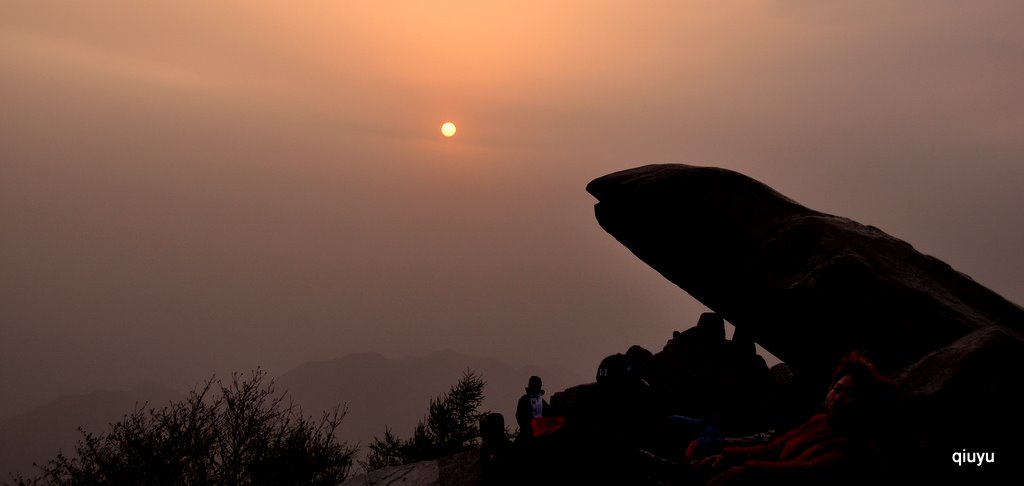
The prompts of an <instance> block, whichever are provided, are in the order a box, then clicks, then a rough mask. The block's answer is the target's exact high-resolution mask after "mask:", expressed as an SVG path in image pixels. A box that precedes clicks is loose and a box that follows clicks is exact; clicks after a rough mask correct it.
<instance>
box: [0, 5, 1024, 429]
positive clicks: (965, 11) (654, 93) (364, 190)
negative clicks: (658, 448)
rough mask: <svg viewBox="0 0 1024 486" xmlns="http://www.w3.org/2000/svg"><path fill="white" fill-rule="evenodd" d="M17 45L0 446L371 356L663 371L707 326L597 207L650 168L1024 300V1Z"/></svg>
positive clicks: (87, 20) (440, 9)
mask: <svg viewBox="0 0 1024 486" xmlns="http://www.w3.org/2000/svg"><path fill="white" fill-rule="evenodd" d="M0 12H2V15H0V65H2V66H3V73H4V75H3V77H2V78H0V105H2V107H3V116H2V117H0V228H2V236H0V268H2V272H0V325H2V334H3V339H0V388H2V389H4V390H8V391H9V393H5V396H8V395H11V396H12V398H10V399H9V400H7V403H5V404H4V405H3V406H2V408H0V414H7V413H12V412H14V411H16V410H19V409H22V408H24V407H27V406H30V405H31V404H34V403H38V402H40V401H42V400H45V399H47V398H49V397H52V396H55V395H57V394H63V393H71V392H80V391H85V390H89V389H92V388H96V387H126V386H130V385H132V384H134V383H137V382H140V381H144V380H147V379H154V380H162V381H164V382H167V383H171V384H175V385H184V384H190V383H192V382H194V381H197V380H199V379H201V378H203V377H205V376H208V375H209V374H210V373H213V372H225V371H231V370H236V369H249V368H252V367H254V366H256V365H263V366H266V367H269V368H270V369H271V371H275V372H276V371H284V370H285V369H287V368H288V367H291V366H294V365H295V364H298V363H300V362H303V361H308V360H312V359H326V358H331V357H336V356H341V355H343V354H346V353H349V352H353V351H363V350H369V351H379V352H383V353H390V354H410V353H411V354H415V353H426V352H429V351H432V350H435V349H441V348H453V349H458V350H463V351H470V352H472V353H474V354H484V355H491V356H495V357H498V358H501V359H507V360H510V361H512V362H516V363H530V362H539V363H554V364H562V365H565V366H569V367H571V368H573V369H577V370H581V371H583V372H586V373H587V374H589V373H590V370H591V369H592V368H594V367H596V363H597V361H598V360H599V359H600V358H601V357H603V356H604V355H607V354H610V353H612V352H616V351H622V350H624V349H625V348H626V347H628V346H629V345H630V344H634V343H637V344H642V345H645V346H647V347H649V348H651V349H652V350H657V349H660V347H661V345H662V343H663V342H664V340H665V339H666V338H667V337H669V336H670V335H671V331H672V330H673V329H680V328H684V327H687V326H688V325H690V324H691V323H692V322H693V321H694V319H695V317H696V314H697V313H698V312H700V311H701V309H702V308H701V306H700V305H699V304H698V303H696V302H695V301H693V300H692V299H691V298H690V297H689V296H687V295H686V294H685V293H683V292H682V291H680V290H679V289H677V288H675V287H673V286H672V285H671V284H669V283H668V282H667V281H665V280H664V279H663V278H661V277H660V276H659V275H658V274H657V273H656V272H654V271H653V270H651V269H649V268H648V267H646V266H645V265H644V264H643V263H641V262H640V261H639V260H637V259H636V258H635V257H633V256H632V255H631V254H629V252H628V251H627V250H625V249H624V248H623V247H621V245H619V244H618V243H617V242H615V241H614V240H613V239H612V238H611V237H610V236H609V235H607V234H605V233H604V232H603V231H602V230H601V229H600V228H599V227H598V226H597V224H596V222H595V220H594V218H593V213H592V204H593V200H592V199H591V198H590V197H589V195H587V194H586V193H585V192H584V190H583V187H584V186H585V184H586V183H587V182H589V181H590V180H591V179H593V178H595V177H597V176H600V175H603V174H605V173H608V172H611V171H613V170H618V169H623V168H627V167H631V166H635V165H640V164H645V163H656V162H685V163H692V164H698V165H716V166H722V167H727V168H731V169H735V170H739V171H741V172H744V173H746V174H748V175H750V176H752V177H755V178H758V179H760V180H762V181H763V182H765V183H767V184H769V185H772V186H773V187H775V188H776V189H778V190H779V191H781V192H783V193H784V194H786V195H788V196H790V197H792V198H794V199H796V200H797V201H799V202H801V203H804V204H806V205H808V206H810V207H812V208H815V209H818V210H822V211H826V212H831V213H835V214H840V215H843V216H848V217H851V218H854V219H857V220H859V221H861V222H864V223H867V224H873V225H875V226H878V227H880V228H882V229H883V230H885V231H888V232H890V233H891V234H893V235H895V236H897V237H900V238H904V239H906V240H907V241H909V242H911V243H912V244H914V245H915V246H916V247H917V248H918V249H920V250H922V251H924V252H926V253H930V254H933V255H935V256H937V257H939V258H941V259H944V260H945V261H947V262H948V263H950V264H951V265H953V266H954V268H957V269H959V270H960V271H962V272H965V273H967V274H969V275H971V276H972V277H974V278H975V279H976V280H978V281H979V282H981V283H982V284H985V285H987V286H989V287H991V288H992V289H994V290H995V291H997V292H999V293H1001V294H1003V295H1004V296H1005V297H1007V298H1009V299H1010V300H1013V301H1015V302H1022V301H1024V259H1022V258H1021V257H1020V255H1019V249H1020V248H1024V225H1021V224H1020V216H1019V214H1018V213H1019V208H1021V207H1024V195H1022V194H1024V192H1022V191H1020V187H1022V186H1024V136H1022V135H1024V134H1022V133H1021V130H1022V127H1024V99H1022V98H1021V96H1020V88H1021V86H1024V62H1022V61H1024V32H1022V31H1021V30H1020V28H1019V25H1018V24H1019V19H1020V18H1022V14H1024V7H1022V6H1021V4H1020V3H1019V2H1010V1H1005V2H1000V1H987V2H980V3H973V4H971V5H970V6H969V7H968V6H966V5H964V4H963V3H961V2H942V1H940V2H931V1H928V2H926V1H907V2H852V1H851V2H828V3H821V2H727V3H726V2H711V1H706V2H702V1H694V2H667V1H651V2H641V3H632V4H625V3H621V2H582V1H570V2H559V3H558V5H557V6H552V5H549V2H535V1H520V2H471V1H447V2H433V3H430V4H429V5H426V4H423V3H422V2H397V1H393V2H372V3H367V2H327V1H321V2H317V1H314V2H303V3H302V5H301V6H298V5H290V4H288V5H286V4H282V3H279V2H241V1H225V2H214V3H211V2H200V1H192V0H186V1H174V2H171V1H156V2H145V3H143V4H140V3H139V2H129V1H96V2H73V3H68V2H49V1H36V2H15V1H7V0H0ZM445 120H454V121H455V122H456V123H457V124H458V126H459V131H458V134H457V135H456V136H455V137H453V138H452V139H450V140H445V139H442V138H441V137H440V136H439V133H438V129H439V127H440V124H441V123H442V122H443V121H445ZM10 392H13V393H10Z"/></svg>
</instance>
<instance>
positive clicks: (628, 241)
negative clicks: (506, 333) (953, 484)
mask: <svg viewBox="0 0 1024 486" xmlns="http://www.w3.org/2000/svg"><path fill="white" fill-rule="evenodd" d="M587 191H588V192H590V193H591V194H592V195H594V196H595V197H596V198H597V199H598V200H599V202H598V203H597V204H596V206H595V213H596V216H597V220H598V222H599V224H600V225H601V227H602V228H604V229H605V230H606V231H608V232H609V233H610V234H611V235H612V236H614V237H615V238H616V239H617V240H618V241H620V242H621V243H622V244H623V245H625V246H626V247H627V248H629V250H630V251H632V252H633V253H634V254H635V255H637V256H638V257H639V258H640V259H641V260H643V261H644V262H646V263H647V264H648V265H650V266H651V267H653V268H654V269H655V270H657V271H658V272H660V273H661V274H662V275H664V276H665V277H666V278H668V279H669V280H670V281H671V282H673V283H675V284H676V285H678V286H679V287H680V288H682V289H683V290H685V291H686V292H687V293H689V294H690V295H692V296H693V297H694V298H696V299H697V300H699V301H700V302H702V303H703V304H704V305H706V306H708V307H709V308H710V309H712V310H714V311H715V312H717V313H719V314H721V315H722V316H724V317H725V318H726V319H727V320H728V321H729V322H731V323H732V324H734V325H735V326H736V329H737V332H742V333H743V334H745V335H746V337H745V338H744V339H748V338H749V339H752V340H753V341H755V342H757V343H759V344H761V345H762V346H764V348H765V349H767V350H768V351H770V352H771V353H773V354H775V355H776V356H778V357H779V358H781V359H782V360H783V361H785V362H786V364H787V365H788V368H789V369H791V370H792V374H793V377H794V380H795V381H796V382H799V383H801V384H802V385H801V388H803V389H804V390H805V391H806V393H808V395H806V396H815V395H817V394H819V393H820V392H821V391H820V390H821V385H823V384H825V383H827V381H828V372H829V371H830V370H831V369H832V367H833V365H834V364H835V363H836V362H837V361H838V360H839V358H840V356H842V355H843V354H845V353H846V352H847V351H850V350H854V349H859V350H863V351H864V352H865V353H866V354H867V355H868V356H870V357H871V358H872V359H873V360H874V361H875V362H876V364H878V365H879V370H880V371H882V372H883V373H886V374H889V375H890V376H893V377H894V378H895V380H896V381H897V382H898V383H899V384H900V385H901V386H902V388H903V391H904V392H905V394H906V400H905V401H904V404H903V407H904V408H903V410H902V411H901V414H902V415H901V417H902V418H903V420H900V421H897V422H894V423H893V433H894V435H901V434H902V435H904V436H905V437H903V439H904V440H903V441H902V444H904V445H906V446H907V447H908V449H907V450H904V451H902V452H903V453H904V454H906V455H904V456H902V458H901V459H903V460H907V461H908V462H907V464H917V465H920V464H925V463H926V464H928V465H929V466H940V467H930V468H927V469H926V470H927V471H928V472H927V473H926V474H925V473H922V472H921V471H922V470H921V469H920V468H919V469H918V470H917V471H915V472H913V473H908V474H909V475H908V476H907V477H908V478H910V477H913V478H916V479H921V478H922V477H923V476H922V474H925V476H928V475H931V477H933V478H936V479H937V478H940V477H943V476H942V475H943V474H945V473H946V472H948V471H949V468H951V467H952V468H956V467H958V466H959V465H957V464H953V463H952V462H951V461H950V453H951V452H960V451H963V453H964V454H966V452H967V451H973V452H977V451H999V457H1016V456H1019V452H1020V451H1021V446H1020V437H1022V434H1024V418H1022V414H1021V413H1020V410H1021V409H1024V400H1022V399H1021V398H1019V397H1020V396H1021V394H1020V393H1019V391H1020V390H1021V389H1024V375H1021V373H1020V372H1021V370H1022V369H1024V361H1022V360H1024V358H1022V356H1024V341H1022V339H1024V309H1022V308H1021V307H1020V306H1018V305H1016V304H1014V303H1012V302H1009V301H1007V300H1006V299H1004V298H1003V297H1001V296H999V295H998V294H996V293H995V292H993V291H991V290H989V289H987V288H985V287H984V286H982V285H980V284H978V283H977V282H975V281H974V280H972V279H971V278H970V277H968V276H966V275H964V274H962V273H960V272H957V271H956V270H954V269H953V268H951V267H950V266H949V265H947V264H946V263H944V262H942V261H941V260H938V259H937V258H934V257H931V256H928V255H924V254H922V253H920V252H918V251H916V250H915V249H914V248H913V247H912V246H911V245H910V244H908V243H906V242H904V241H902V240H899V239H897V238H894V237H892V236H890V235H888V234H886V233H884V232H883V231H881V230H879V229H878V228H875V227H872V226H866V225H863V224H860V223H858V222H856V221H852V220H850V219H847V218H843V217H839V216H833V215H830V214H825V213H821V212H818V211H814V210H811V209H808V208H806V207H804V206H802V205H800V204H798V203H796V202H795V201H793V200H791V199H789V198H787V197H785V196H783V195H781V194H779V193H778V192H776V191H775V190H773V189H772V188H770V187H768V186H766V185H764V184H762V183H760V182H758V181H756V180H754V179H751V178H749V177H747V176H745V175H742V174H739V173H737V172H733V171H729V170H726V169H720V168H712V167H695V166H688V165H681V164H672V165H648V166H643V167H638V168H635V169H630V170H625V171H621V172H616V173H613V174H609V175H607V176H604V177H601V178H598V179H595V180H594V181H592V182H591V183H590V184H589V185H588V186H587ZM786 374H788V371H787V373H786ZM774 381H779V380H778V377H776V379H775V380H774ZM808 384H810V386H808ZM814 385H818V387H817V390H815V389H814V388H815V387H814ZM906 467H907V468H908V469H907V470H908V471H909V470H911V469H910V468H912V467H913V466H906ZM957 471H958V472H959V473H962V471H963V470H962V469H958V470H957ZM946 479H948V478H946Z"/></svg>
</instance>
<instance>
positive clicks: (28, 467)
mask: <svg viewBox="0 0 1024 486" xmlns="http://www.w3.org/2000/svg"><path fill="white" fill-rule="evenodd" d="M182 398H185V394H184V393H182V392H179V391H176V390H173V389H171V388H169V387H166V386H164V385H161V384H159V383H153V382H145V383H142V384H139V385H137V386H135V387H132V388H130V389H128V390H118V391H95V392H91V393H86V394H82V395H71V396H65V397H60V398H57V399H56V400H54V401H52V402H50V403H48V404H46V405H43V406H40V407H37V408H34V409H32V410H29V411H28V412H25V413H23V414H20V415H15V416H12V417H8V418H4V419H2V420H0V482H3V481H6V480H8V479H9V477H8V473H10V472H21V473H22V474H24V475H26V476H28V475H31V474H33V473H34V472H35V470H34V469H33V468H32V463H33V462H38V463H45V462H46V461H48V460H50V459H53V458H54V457H56V456H57V453H58V452H63V453H65V454H71V453H73V452H74V445H75V443H76V442H77V441H78V439H80V438H81V437H82V434H81V433H79V432H78V428H79V427H81V428H83V429H85V430H88V431H90V432H97V433H98V432H104V431H106V430H107V429H108V428H109V425H110V424H111V423H113V422H116V421H118V420H120V419H121V418H122V417H123V416H124V415H125V414H128V413H131V412H132V411H133V410H135V407H136V406H138V407H144V408H159V407H162V406H164V405H167V404H169V403H170V402H172V401H177V400H180V399H182Z"/></svg>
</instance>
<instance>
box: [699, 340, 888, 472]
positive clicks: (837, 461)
mask: <svg viewBox="0 0 1024 486" xmlns="http://www.w3.org/2000/svg"><path fill="white" fill-rule="evenodd" d="M895 397H896V388H895V385H894V384H893V382H892V381H890V380H888V379H887V378H885V377H883V376H881V375H879V374H878V373H877V372H876V371H875V367H874V365H872V364H871V363H870V362H869V361H868V360H867V359H866V358H864V356H863V355H862V354H860V353H858V352H854V353H850V354H849V355H847V356H846V357H844V358H843V360H842V363H841V364H840V365H839V367H838V368H837V369H836V371H835V372H834V374H833V379H832V386H831V388H830V389H829V391H828V393H827V395H826V398H825V411H824V412H822V413H818V414H816V415H814V416H812V417H811V418H810V419H809V420H807V421H806V422H804V423H803V424H802V425H800V426H799V427H797V428H796V429H794V430H792V431H790V432H788V433H785V434H783V435H781V436H779V437H777V438H775V439H774V440H772V441H771V442H769V443H768V444H764V445H757V446H748V447H725V448H723V452H722V454H717V455H713V456H709V457H706V458H703V459H700V460H697V461H694V462H692V463H691V464H692V466H693V468H694V470H695V471H696V472H697V473H703V474H706V475H710V477H711V479H710V481H709V483H708V484H754V483H758V484H787V485H792V484H847V483H856V484H862V482H863V481H864V480H865V479H866V478H868V477H870V476H871V475H873V474H877V473H878V472H879V469H880V467H881V465H882V463H883V461H882V454H881V451H880V449H879V447H878V444H877V441H876V440H875V438H876V434H875V433H876V432H879V430H878V429H879V426H880V424H883V423H885V421H884V420H882V418H883V416H884V415H885V414H886V413H890V412H891V411H892V410H893V407H894V403H895Z"/></svg>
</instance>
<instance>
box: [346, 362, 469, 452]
mask: <svg viewBox="0 0 1024 486" xmlns="http://www.w3.org/2000/svg"><path fill="white" fill-rule="evenodd" d="M486 384H487V383H486V382H485V381H484V380H483V378H481V377H480V375H478V374H476V373H475V372H473V371H470V370H467V371H466V372H465V373H463V375H462V378H460V379H459V381H458V383H456V384H455V385H454V386H452V387H451V388H449V389H448V392H447V393H445V394H442V395H441V396H439V397H436V398H432V399H431V400H430V407H429V408H428V410H427V416H426V417H425V418H424V420H422V421H420V423H419V424H418V425H417V426H416V429H415V430H414V431H413V435H412V437H411V438H409V439H406V440H402V439H400V438H398V437H397V436H396V435H394V434H393V433H392V432H391V429H390V428H385V430H384V437H383V438H379V437H375V438H374V439H373V443H372V444H370V446H369V449H370V454H369V455H368V456H367V459H366V461H361V463H360V464H361V465H362V466H363V468H365V469H366V470H367V471H372V470H374V469H379V468H382V467H387V466H397V465H401V464H409V463H412V462H419V461H429V460H433V459H438V458H441V457H445V456H449V455H451V454H454V453H456V452H460V451H464V450H468V449H471V448H473V447H475V446H476V438H477V437H478V436H479V435H480V431H479V426H478V423H479V421H480V417H482V416H483V415H484V414H483V413H481V412H479V411H478V410H479V408H480V405H481V404H482V403H483V400H484V386H485V385H486Z"/></svg>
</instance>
